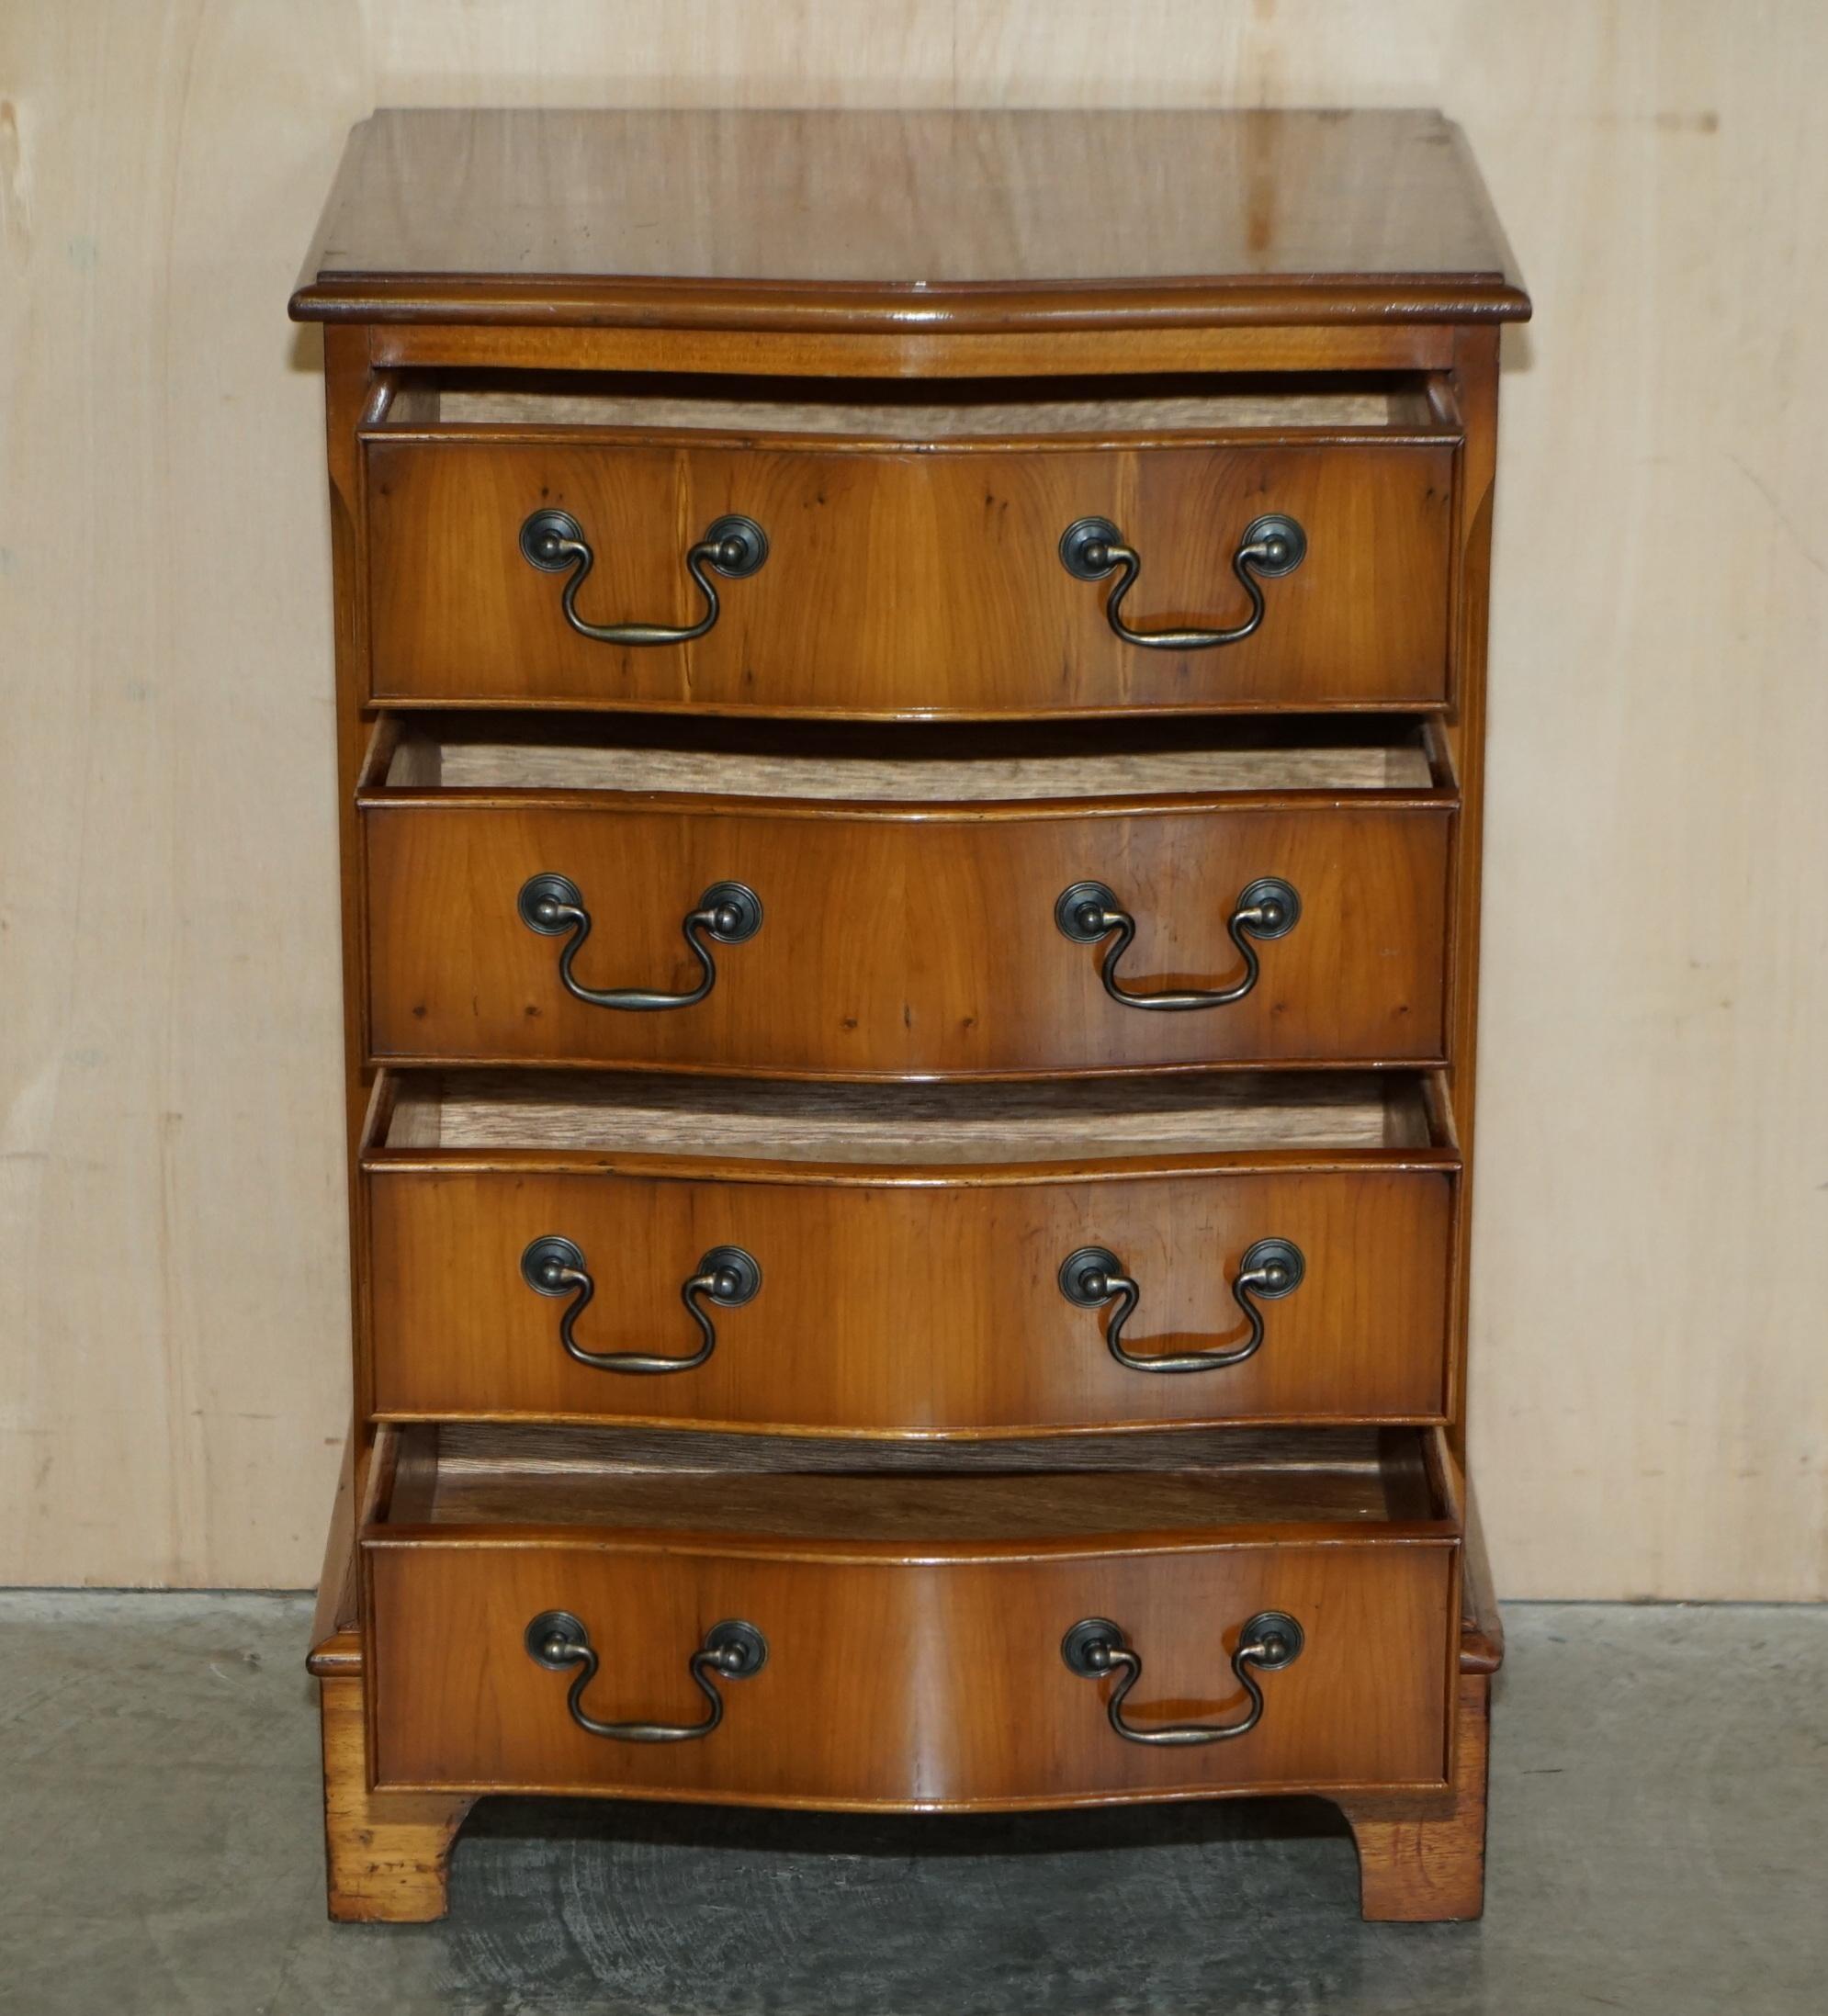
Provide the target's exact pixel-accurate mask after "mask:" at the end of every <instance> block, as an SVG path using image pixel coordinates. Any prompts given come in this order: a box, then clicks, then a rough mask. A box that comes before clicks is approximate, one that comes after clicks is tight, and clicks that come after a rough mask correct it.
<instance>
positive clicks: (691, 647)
mask: <svg viewBox="0 0 1828 2016" xmlns="http://www.w3.org/2000/svg"><path fill="white" fill-rule="evenodd" d="M529 382H530V383H531V384H533V385H535V386H538V385H539V383H540V381H537V380H534V381H529ZM584 382H585V383H587V384H588V383H594V382H598V381H584ZM1321 382H1322V383H1323V384H1324V383H1325V381H1321ZM628 383H629V385H632V386H633V387H634V388H635V389H628V388H627V386H625V387H623V388H622V389H617V390H615V391H613V392H604V391H598V392H595V393H588V392H586V393H578V392H575V391H574V392H571V393H569V394H568V393H565V392H563V391H559V392H556V393H555V392H553V391H551V390H550V389H545V390H541V389H531V390H529V389H513V385H512V381H509V389H500V388H499V387H498V388H496V389H486V388H485V389H476V388H473V387H472V388H469V389H465V388H463V387H461V386H440V385H438V384H435V383H432V384H425V383H420V384H413V385H411V386H409V387H408V388H407V389H404V390H403V391H402V392H401V394H400V395H399V396H397V397H396V398H395V399H394V400H393V401H392V403H391V404H390V405H388V406H385V407H384V408H383V409H382V412H381V414H380V417H378V419H377V420H376V421H374V422H373V423H371V424H370V425H369V426H367V428H366V429H365V430H364V431H363V434H362V437H361V441H362V456H363V464H364V469H365V484H366V490H365V496H366V512H367V595H368V608H369V624H368V635H369V639H370V650H371V678H372V692H373V694H374V696H375V697H376V698H377V699H378V700H381V701H384V702H389V703H395V704H399V703H410V702H447V703H448V702H457V703H465V704H467V703H472V702H473V703H485V702H503V701H506V702H514V703H524V702H535V703H541V702H544V703H548V704H567V705H581V706H601V707H619V708H630V709H638V710H658V709H669V708H691V709H705V710H712V711H720V712H737V713H759V714H781V715H791V714H812V715H863V716H877V717H893V716H920V717H921V718H931V716H933V715H960V716H978V717H982V716H993V715H1004V714H1020V715H1042V714H1095V713H1100V712H1109V711H1123V710H1127V709H1154V708H1179V709H1183V710H1196V709H1198V710H1207V709H1213V708H1231V707H1236V708H1253V707H1301V708H1310V707H1341V708H1345V707H1370V706H1389V705H1414V706H1427V705H1430V704H1440V703H1442V702H1443V701H1444V700H1445V699H1446V696H1447V694H1448V691H1449V666H1448V659H1449V644H1448V639H1449V635H1450V623H1449V599H1450V540H1449V528H1450V519H1451V511H1452V498H1453V490H1454V483H1455V472H1456V467H1457V460H1456V456H1457V450H1458V445H1459V439H1460V436H1459V433H1458V430H1457V427H1455V426H1453V425H1450V424H1448V423H1447V422H1445V421H1443V420H1441V419H1438V418H1437V417H1436V415H1435V412H1434V410H1433V409H1432V408H1431V407H1430V405H1429V402H1428V400H1427V396H1426V394H1425V392H1424V391H1423V390H1422V389H1419V381H1416V380H1413V379H1408V378H1400V379H1389V380H1373V381H1369V382H1368V383H1367V384H1365V385H1363V386H1360V387H1359V388H1356V389H1351V388H1348V389H1344V390H1334V391H1330V392H1329V391H1326V390H1319V391H1316V390H1314V389H1308V388H1306V387H1303V385H1302V383H1301V381H1299V380H1297V381H1292V383H1293V388H1294V389H1290V381H1282V383H1281V385H1280V386H1276V385H1272V386H1271V387H1269V389H1261V388H1258V389H1250V388H1249V386H1248V382H1247V384H1246V389H1244V390H1238V389H1236V388H1235V386H1232V385H1231V383H1230V381H1225V380H1210V379H1209V380H1202V381H1196V383H1195V385H1194V388H1193V389H1186V388H1185V387H1184V386H1183V385H1182V384H1181V382H1180V381H1169V384H1168V388H1167V389H1166V390H1164V389H1161V388H1158V387H1157V386H1156V385H1154V384H1153V383H1149V382H1145V385H1144V387H1143V388H1142V389H1140V390H1138V389H1135V388H1134V385H1132V386H1131V389H1128V390H1127V391H1126V390H1125V389H1124V387H1125V386H1126V385H1130V381H1118V382H1117V386H1116V388H1115V389H1112V388H1111V387H1104V388H1098V389H1094V390H1093V392H1092V393H1091V394H1090V395H1089V396H1083V397H1081V398H1079V399H1078V400H1063V399H1061V398H1060V397H1058V396H1057V395H1056V396H1052V397H1047V398H1040V399H1037V398H1035V397H1034V396H1032V395H1033V392H1034V390H1035V388H1034V386H1033V385H1032V384H1028V385H1021V384H1019V385H1013V386H1004V387H1002V388H1001V389H1000V391H999V389H998V388H997V387H995V386H991V387H989V388H986V387H985V386H984V385H983V384H981V383H980V384H976V385H974V386H972V387H970V388H957V389H955V392H956V398H955V399H954V400H953V401H951V402H947V400H946V399H945V388H943V387H940V388H937V389H935V388H922V389H921V402H920V403H919V404H910V403H908V400H907V398H906V396H905V394H904V396H903V397H901V398H900V399H899V400H896V399H895V396H894V395H895V393H896V390H897V389H896V388H878V389H877V391H878V393H879V395H880V397H879V398H878V400H877V403H875V404H870V403H867V402H866V401H865V400H861V399H860V397H859V393H858V391H857V390H856V389H854V388H833V389H829V390H830V391H831V393H832V396H831V397H829V398H826V399H820V398H818V397H813V398H808V397H807V395H806V393H805V392H804V391H803V390H799V389H796V388H794V387H793V386H791V385H788V386H782V385H780V384H775V385H772V386H770V385H761V386H755V385H751V386H749V387H748V388H746V389H745V388H744V387H743V386H742V383H741V381H736V384H735V389H734V391H732V390H730V389H725V390H724V391H723V392H722V395H721V396H712V395H711V394H710V393H707V391H706V389H705V384H704V382H703V381H685V384H686V389H685V391H683V392H682V391H681V390H680V389H678V387H677V386H676V385H675V384H671V383H669V382H668V381H660V383H659V384H658V386H653V385H652V384H651V383H650V382H649V381H642V380H632V381H628ZM643 386H647V387H648V389H645V390H644V389H642V388H643ZM1089 520H1099V521H1102V522H1103V523H1104V525H1105V527H1106V528H1107V529H1106V531H1105V532H1104V533H1103V534H1102V535H1100V537H1102V538H1103V539H1104V540H1105V541H1107V542H1112V541H1114V542H1116V543H1118V544H1120V545H1121V546H1124V547H1125V548H1127V549H1128V550H1129V551H1130V552H1131V553H1133V554H1134V557H1135V569H1134V580H1127V575H1128V572H1129V567H1128V563H1122V564H1120V563H1118V562H1116V561H1111V560H1107V561H1100V560H1099V558H1098V557H1097V556H1096V555H1092V556H1089V557H1087V556H1086V555H1085V554H1084V552H1083V550H1082V548H1083V546H1084V541H1083V539H1082V540H1081V541H1080V542H1079V544H1078V546H1073V545H1072V544H1070V543H1063V542H1065V540H1066V535H1067V533H1068V531H1069V528H1072V527H1074V526H1076V525H1079V524H1081V523H1082V522H1085V521H1089ZM1269 521H1276V522H1278V523H1280V522H1282V521H1292V523H1293V524H1294V525H1295V526H1296V527H1297V528H1298V530H1297V533H1296V534H1295V535H1294V537H1293V539H1292V541H1285V542H1284V544H1283V545H1282V546H1274V545H1273V543H1272V544H1270V545H1266V544H1265V543H1264V542H1265V540H1266V539H1272V537H1273V535H1272V533H1269V532H1265V531H1263V530H1262V529H1261V527H1262V525H1263V524H1266V523H1267V522H1269ZM543 537H547V538H552V537H556V538H557V539H558V540H559V544H558V545H548V546H546V547H545V548H542V546H541V540H542V538H543ZM1092 543H1093V544H1094V545H1096V544H1097V540H1096V539H1094V540H1093V542H1092ZM1069 552H1077V553H1078V554H1079V556H1080V557H1078V559H1076V560H1075V561H1074V567H1073V568H1071V569H1069V567H1068V565H1067V564H1066V558H1065V557H1064V556H1065V555H1066V554H1067V553H1069ZM1291 561H1294V562H1295V564H1292V565H1291V564H1290V562H1291ZM1074 569H1077V571H1075V570H1074ZM694 575H695V576H696V578H695V579H694ZM586 576H587V578H586ZM1113 595H1117V596H1119V598H1120V599H1119V601H1118V602H1117V604H1116V614H1117V615H1118V617H1119V618H1121V620H1122V622H1123V624H1124V625H1126V626H1127V627H1128V628H1129V630H1130V631H1131V632H1133V633H1134V636H1133V637H1132V638H1131V639H1126V638H1125V637H1123V636H1119V635H1118V634H1117V633H1116V631H1115V629H1114V628H1113V624H1112V621H1111V609H1112V597H1113ZM568 597H569V601H568V600H567V598H568ZM1259 605H1260V607H1259ZM568 608H569V609H570V616H569V617H568V614H567V610H568ZM1254 614H1255V615H1260V620H1256V621H1255V626H1254V628H1251V629H1249V632H1248V634H1247V635H1244V636H1236V637H1235V638H1233V637H1231V633H1234V632H1236V631H1238V630H1240V629H1243V628H1245V627H1246V626H1247V625H1250V624H1251V623H1252V622H1253V617H1254ZM628 625H637V626H638V627H640V628H642V629H643V630H644V631H645V632H646V633H648V634H649V641H646V642H643V643H632V642H627V641H620V640H619V639H621V638H626V636H627V626H628ZM586 627H591V628H594V629H597V630H607V631H609V632H610V633H611V635H609V636H587V635H585V634H584V630H585V628H586ZM656 630H659V631H660V632H662V633H669V632H670V633H671V636H670V637H667V636H663V637H662V638H660V639H655V638H653V637H652V636H651V633H652V632H654V631H656ZM1186 631H1196V632H1200V633H1203V634H1206V635H1210V636H1217V637H1220V638H1222V639H1225V638H1230V640H1229V641H1219V642H1215V643H1212V644H1208V645H1203V646H1196V645H1193V644H1190V643H1188V642H1185V641H1183V642H1180V643H1175V642H1173V641H1172V639H1171V638H1168V639H1165V638H1164V636H1163V633H1173V632H1186ZM1151 636H1152V637H1153V641H1147V639H1149V638H1150V637H1151ZM1139 639H1140V640H1139Z"/></svg>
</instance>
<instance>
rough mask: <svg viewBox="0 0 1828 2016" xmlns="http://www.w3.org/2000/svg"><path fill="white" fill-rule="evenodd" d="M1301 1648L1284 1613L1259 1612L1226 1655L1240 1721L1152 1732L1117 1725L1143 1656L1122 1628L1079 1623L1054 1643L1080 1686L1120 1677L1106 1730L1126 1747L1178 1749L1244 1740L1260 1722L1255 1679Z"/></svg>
mask: <svg viewBox="0 0 1828 2016" xmlns="http://www.w3.org/2000/svg"><path fill="white" fill-rule="evenodd" d="M1302 1645H1303V1637H1302V1627H1301V1626H1300V1625H1299V1624H1297V1623H1296V1622H1295V1620H1294V1618H1293V1617H1292V1616H1288V1615H1287V1613H1286V1612H1284V1611H1281V1610H1261V1611H1259V1612H1258V1614H1257V1616H1254V1617H1252V1618H1251V1620H1250V1622H1249V1623H1248V1624H1247V1625H1246V1626H1245V1627H1244V1628H1243V1630H1241V1631H1240V1632H1239V1633H1238V1635H1237V1650H1236V1651H1235V1652H1234V1653H1233V1654H1232V1655H1231V1670H1232V1672H1233V1673H1234V1674H1235V1675H1236V1678H1237V1684H1238V1685H1239V1686H1240V1687H1242V1688H1243V1689H1244V1691H1245V1693H1246V1694H1247V1695H1249V1696H1250V1706H1249V1707H1248V1708H1247V1710H1246V1711H1245V1715H1244V1718H1243V1720H1242V1721H1238V1722H1224V1723H1220V1724H1217V1725H1214V1724H1212V1723H1206V1722H1182V1723H1177V1724H1170V1725H1169V1726H1168V1728H1166V1729H1137V1728H1136V1727H1135V1725H1134V1723H1131V1722H1126V1721H1125V1720H1124V1719H1123V1702H1124V1699H1125V1697H1126V1696H1127V1695H1128V1694H1129V1692H1130V1690H1131V1688H1132V1687H1134V1685H1135V1684H1136V1683H1137V1681H1139V1680H1140V1679H1141V1678H1142V1677H1143V1655H1142V1654H1141V1653H1140V1652H1138V1651H1134V1650H1132V1649H1131V1647H1130V1645H1129V1644H1128V1642H1127V1641H1126V1640H1125V1639H1124V1636H1123V1629H1122V1627H1120V1626H1118V1625H1115V1624H1113V1623H1111V1620H1110V1618H1109V1617H1081V1618H1080V1619H1079V1621H1078V1623H1077V1624H1076V1625H1074V1627H1072V1629H1071V1630H1070V1631H1068V1632H1067V1633H1066V1637H1065V1638H1064V1639H1061V1640H1060V1657H1061V1658H1062V1659H1064V1660H1065V1661H1066V1665H1067V1668H1068V1670H1069V1671H1071V1672H1076V1673H1078V1676H1079V1677H1080V1678H1081V1679H1082V1680H1102V1679H1103V1678H1104V1677H1105V1675H1106V1674H1108V1673H1117V1674H1120V1675H1121V1676H1122V1677H1121V1678H1120V1679H1119V1680H1118V1682H1117V1684H1116V1685H1115V1686H1114V1687H1112V1688H1111V1698H1110V1700H1109V1701H1108V1702H1107V1703H1106V1704H1105V1713H1106V1715H1108V1716H1109V1717H1110V1718H1111V1728H1112V1729H1115V1730H1116V1731H1117V1733H1118V1735H1120V1736H1121V1737H1122V1738H1123V1740H1124V1741H1125V1742H1126V1743H1157V1744H1161V1745H1164V1746H1173V1747H1180V1746H1184V1745H1187V1744H1190V1743H1224V1742H1228V1741H1229V1740H1231V1739H1232V1738H1233V1737H1234V1736H1247V1735H1248V1734H1249V1733H1250V1731H1251V1730H1252V1729H1255V1728H1256V1727H1257V1725H1258V1722H1260V1721H1261V1720H1262V1719H1263V1690H1262V1688H1261V1687H1259V1686H1258V1684H1257V1674H1258V1672H1266V1673H1273V1672H1281V1670H1282V1668H1283V1667H1284V1666H1292V1665H1293V1664H1294V1662H1295V1661H1296V1660H1298V1659H1299V1658H1300V1657H1301V1650H1302Z"/></svg>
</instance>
